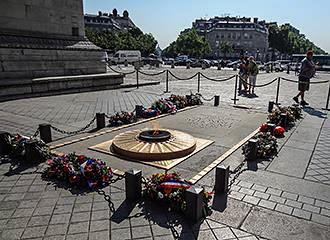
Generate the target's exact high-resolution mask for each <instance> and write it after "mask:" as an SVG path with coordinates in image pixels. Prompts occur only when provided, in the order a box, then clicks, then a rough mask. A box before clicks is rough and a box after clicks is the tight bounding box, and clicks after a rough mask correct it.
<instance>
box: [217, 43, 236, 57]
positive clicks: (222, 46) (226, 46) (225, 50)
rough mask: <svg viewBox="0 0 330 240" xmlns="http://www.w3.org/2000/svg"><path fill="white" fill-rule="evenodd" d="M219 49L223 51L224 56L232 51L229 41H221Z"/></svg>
mask: <svg viewBox="0 0 330 240" xmlns="http://www.w3.org/2000/svg"><path fill="white" fill-rule="evenodd" d="M219 50H220V52H222V53H223V55H224V58H226V56H227V54H228V53H232V52H233V51H234V49H233V46H232V45H231V43H230V42H227V41H223V42H221V43H220V45H219Z"/></svg>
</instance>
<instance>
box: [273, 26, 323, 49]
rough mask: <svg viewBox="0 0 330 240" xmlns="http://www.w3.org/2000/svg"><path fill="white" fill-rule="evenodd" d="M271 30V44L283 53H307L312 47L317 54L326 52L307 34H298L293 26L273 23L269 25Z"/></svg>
mask: <svg viewBox="0 0 330 240" xmlns="http://www.w3.org/2000/svg"><path fill="white" fill-rule="evenodd" d="M268 30H269V38H268V40H269V46H270V47H271V48H274V49H277V50H278V51H280V52H281V53H287V54H290V55H291V54H293V53H301V54H303V53H306V52H307V51H308V50H310V49H312V50H313V51H314V52H315V53H316V54H325V53H326V52H325V51H324V50H322V49H321V48H319V47H317V46H316V45H315V44H314V43H313V42H311V41H309V40H308V39H307V38H306V37H305V35H303V34H298V33H296V32H294V31H293V30H292V26H291V25H289V24H284V25H281V26H278V25H277V24H272V25H270V26H269V27H268Z"/></svg>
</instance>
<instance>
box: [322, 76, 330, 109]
mask: <svg viewBox="0 0 330 240" xmlns="http://www.w3.org/2000/svg"><path fill="white" fill-rule="evenodd" d="M329 100H330V83H329V90H328V98H327V103H326V105H325V108H322V109H323V110H327V111H329V110H330V109H329Z"/></svg>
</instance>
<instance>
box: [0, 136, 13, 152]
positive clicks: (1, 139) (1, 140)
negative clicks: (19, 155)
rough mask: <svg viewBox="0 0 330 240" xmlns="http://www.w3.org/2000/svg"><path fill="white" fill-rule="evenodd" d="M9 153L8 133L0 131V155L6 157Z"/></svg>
mask: <svg viewBox="0 0 330 240" xmlns="http://www.w3.org/2000/svg"><path fill="white" fill-rule="evenodd" d="M10 152H11V145H10V140H9V133H8V132H4V131H0V155H7V154H9V153H10Z"/></svg>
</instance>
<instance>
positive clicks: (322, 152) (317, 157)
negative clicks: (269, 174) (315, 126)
mask: <svg viewBox="0 0 330 240" xmlns="http://www.w3.org/2000/svg"><path fill="white" fill-rule="evenodd" d="M329 146H330V121H329V119H326V120H325V121H324V124H323V127H322V130H321V133H320V136H319V139H318V142H317V144H316V146H315V151H314V154H313V157H312V159H311V161H310V164H309V166H308V168H307V172H306V175H305V179H309V180H312V181H316V182H320V183H324V184H329V185H330V148H329Z"/></svg>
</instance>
